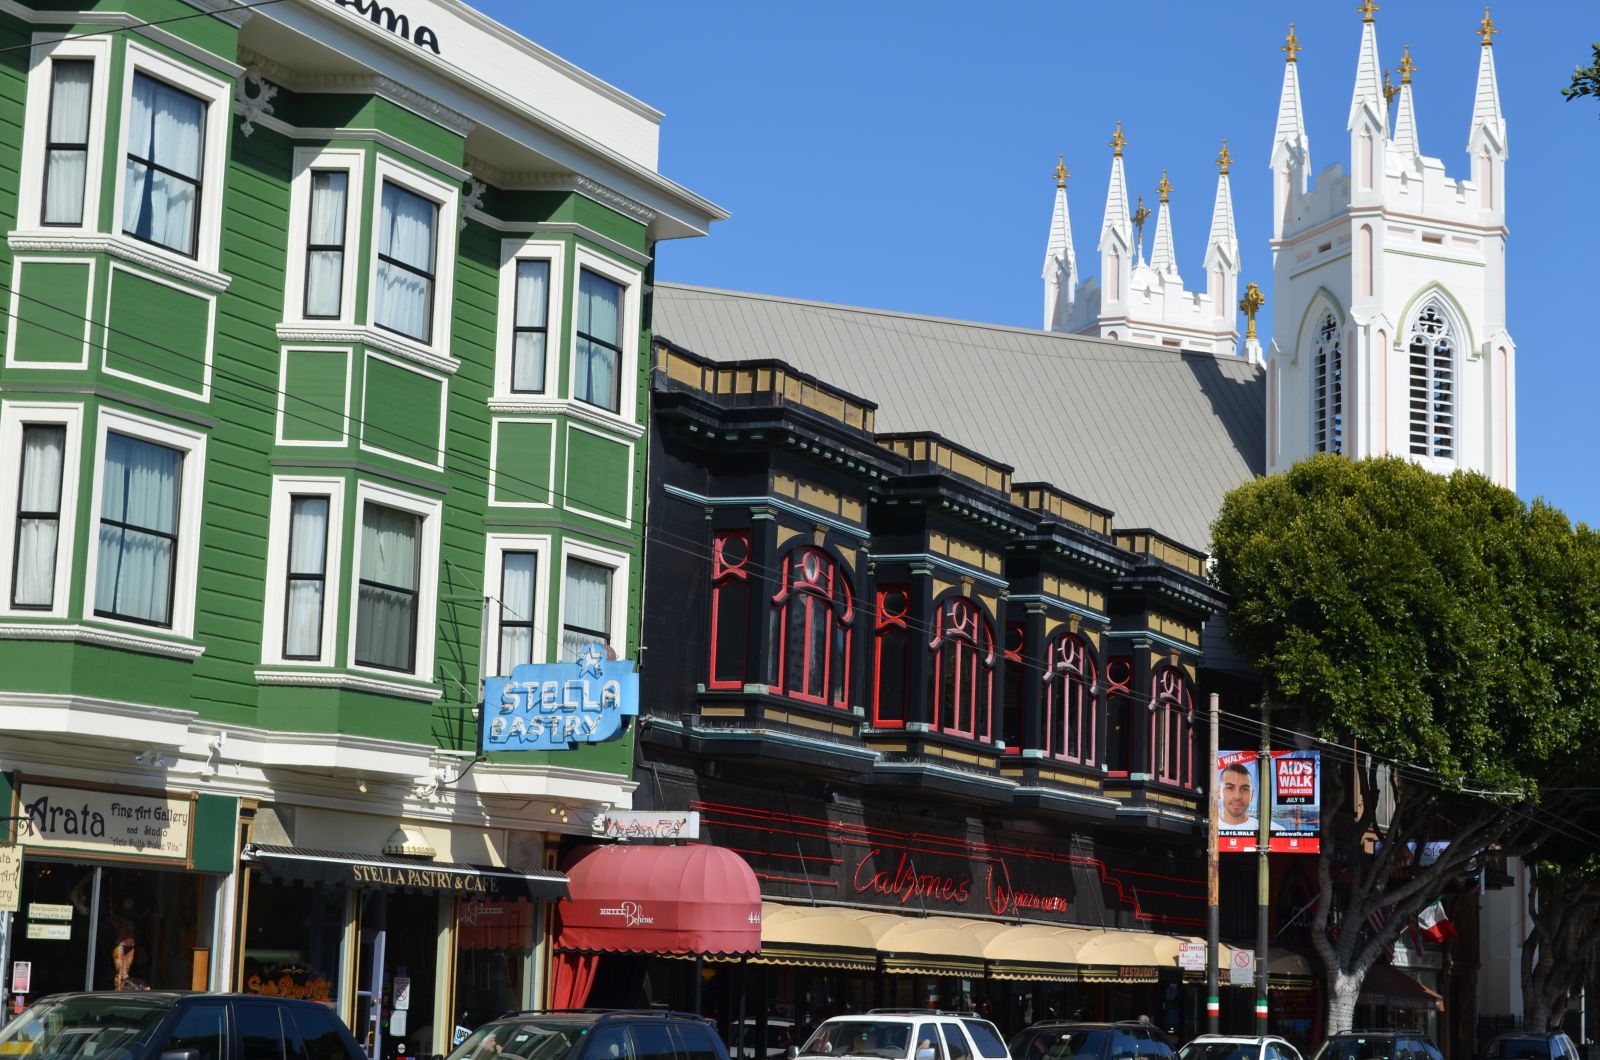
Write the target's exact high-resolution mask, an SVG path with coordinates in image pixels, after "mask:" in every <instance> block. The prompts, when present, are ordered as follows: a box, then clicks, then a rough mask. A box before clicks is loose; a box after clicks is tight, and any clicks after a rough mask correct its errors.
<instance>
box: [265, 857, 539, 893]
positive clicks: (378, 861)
mask: <svg viewBox="0 0 1600 1060" xmlns="http://www.w3.org/2000/svg"><path fill="white" fill-rule="evenodd" d="M244 860H245V861H247V862H250V863H252V864H254V865H258V866H260V868H261V870H262V871H263V872H264V873H266V874H267V875H268V876H270V877H273V878H275V879H282V880H297V881H301V882H304V883H331V884H338V885H342V886H346V887H384V888H390V889H393V890H413V891H448V892H450V893H452V894H459V895H461V896H463V897H466V898H489V899H500V900H502V901H513V900H515V899H518V898H527V899H536V898H561V897H563V896H564V895H565V894H566V893H567V877H566V876H565V875H563V874H562V873H559V872H555V871H553V870H550V869H530V870H525V871H524V870H519V869H509V868H501V867H497V866H490V865H467V864H462V863H460V862H453V861H421V860H418V859H417V858H406V857H393V856H390V855H388V854H357V853H352V852H349V851H340V850H312V849H307V848H304V847H289V846H272V845H268V844H264V843H248V844H246V845H245V848H244Z"/></svg>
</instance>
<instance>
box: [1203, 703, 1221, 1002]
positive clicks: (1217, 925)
mask: <svg viewBox="0 0 1600 1060" xmlns="http://www.w3.org/2000/svg"><path fill="white" fill-rule="evenodd" d="M1220 699H1221V697H1220V696H1218V695H1217V693H1215V692H1213V693H1211V757H1210V758H1208V759H1206V761H1207V762H1209V763H1210V765H1209V766H1208V767H1207V768H1209V769H1210V770H1211V787H1210V792H1211V807H1210V810H1209V811H1208V812H1207V814H1206V821H1207V823H1206V1033H1207V1034H1217V1033H1219V1032H1218V1025H1219V1022H1220V1020H1221V1018H1222V991H1221V989H1220V988H1219V984H1218V983H1217V951H1218V948H1219V947H1218V943H1219V941H1220V939H1219V936H1220V935H1221V934H1222V920H1221V888H1220V882H1221V881H1219V880H1218V878H1217V868H1218V866H1217V856H1218V853H1217V846H1218V844H1217V825H1218V821H1217V739H1218V737H1217V724H1218V722H1217V716H1218V714H1219V713H1220Z"/></svg>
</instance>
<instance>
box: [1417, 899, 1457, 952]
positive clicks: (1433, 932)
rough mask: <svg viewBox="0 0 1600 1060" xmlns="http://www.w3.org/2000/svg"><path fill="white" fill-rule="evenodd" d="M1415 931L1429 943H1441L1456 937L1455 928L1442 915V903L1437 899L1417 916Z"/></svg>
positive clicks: (1448, 919) (1447, 918)
mask: <svg viewBox="0 0 1600 1060" xmlns="http://www.w3.org/2000/svg"><path fill="white" fill-rule="evenodd" d="M1417 930H1418V931H1419V932H1421V934H1422V937H1423V938H1425V939H1427V940H1428V941H1429V942H1443V941H1444V940H1445V939H1453V938H1455V937H1456V926H1455V925H1454V924H1452V923H1450V918H1449V917H1447V916H1445V915H1444V903H1443V902H1441V901H1439V900H1438V899H1437V898H1436V899H1434V902H1433V904H1432V905H1430V906H1428V908H1426V909H1424V910H1423V911H1422V912H1420V913H1418V914H1417Z"/></svg>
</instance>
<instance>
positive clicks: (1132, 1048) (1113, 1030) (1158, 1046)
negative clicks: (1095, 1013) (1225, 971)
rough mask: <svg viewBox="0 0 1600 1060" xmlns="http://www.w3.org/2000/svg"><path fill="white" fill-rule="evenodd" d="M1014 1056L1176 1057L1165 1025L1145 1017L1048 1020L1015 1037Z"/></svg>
mask: <svg viewBox="0 0 1600 1060" xmlns="http://www.w3.org/2000/svg"><path fill="white" fill-rule="evenodd" d="M1011 1056H1012V1060H1133V1058H1136V1057H1139V1058H1142V1057H1150V1058H1152V1060H1174V1056H1173V1052H1172V1045H1171V1044H1170V1043H1169V1042H1168V1041H1167V1036H1166V1035H1165V1034H1164V1033H1162V1031H1161V1028H1160V1027H1157V1026H1155V1025H1154V1024H1151V1023H1146V1022H1144V1021H1142V1020H1124V1021H1120V1022H1116V1023H1083V1022H1080V1021H1075V1020H1045V1021H1043V1022H1040V1023H1035V1024H1033V1025H1032V1026H1031V1027H1029V1028H1028V1029H1027V1030H1025V1031H1023V1032H1021V1033H1020V1034H1018V1035H1017V1036H1016V1037H1014V1038H1012V1039H1011Z"/></svg>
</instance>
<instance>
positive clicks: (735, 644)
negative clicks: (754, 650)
mask: <svg viewBox="0 0 1600 1060" xmlns="http://www.w3.org/2000/svg"><path fill="white" fill-rule="evenodd" d="M749 646H750V531H748V530H719V531H717V532H716V533H715V534H714V535H712V539H711V646H710V656H711V657H710V674H709V680H707V682H706V687H707V688H716V689H734V690H738V689H742V688H743V687H744V685H745V681H746V680H747V671H748V669H749Z"/></svg>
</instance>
